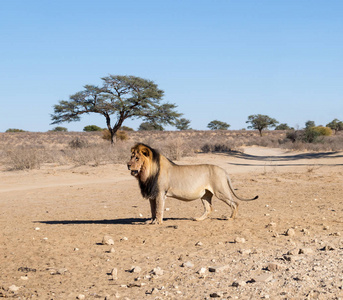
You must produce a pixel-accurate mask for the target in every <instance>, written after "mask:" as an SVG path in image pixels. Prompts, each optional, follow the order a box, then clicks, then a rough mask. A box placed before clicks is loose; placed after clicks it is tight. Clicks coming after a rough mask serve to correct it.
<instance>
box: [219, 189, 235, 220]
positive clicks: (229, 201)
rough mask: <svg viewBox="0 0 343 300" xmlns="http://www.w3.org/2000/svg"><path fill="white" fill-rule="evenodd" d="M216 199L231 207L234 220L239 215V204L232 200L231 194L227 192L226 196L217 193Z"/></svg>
mask: <svg viewBox="0 0 343 300" xmlns="http://www.w3.org/2000/svg"><path fill="white" fill-rule="evenodd" d="M215 195H216V197H217V198H218V199H219V200H222V201H223V202H225V203H226V204H227V205H228V206H230V207H231V210H232V213H231V217H230V218H231V219H234V218H235V217H236V215H237V211H238V203H237V202H235V201H234V200H233V199H232V196H231V194H230V192H227V193H225V194H223V193H215Z"/></svg>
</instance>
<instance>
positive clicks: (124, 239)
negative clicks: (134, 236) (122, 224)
mask: <svg viewBox="0 0 343 300" xmlns="http://www.w3.org/2000/svg"><path fill="white" fill-rule="evenodd" d="M128 240H129V239H128V238H127V237H126V236H124V237H123V238H122V239H120V241H128Z"/></svg>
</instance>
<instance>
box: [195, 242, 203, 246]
mask: <svg viewBox="0 0 343 300" xmlns="http://www.w3.org/2000/svg"><path fill="white" fill-rule="evenodd" d="M195 246H203V243H202V242H197V243H196V244H195Z"/></svg>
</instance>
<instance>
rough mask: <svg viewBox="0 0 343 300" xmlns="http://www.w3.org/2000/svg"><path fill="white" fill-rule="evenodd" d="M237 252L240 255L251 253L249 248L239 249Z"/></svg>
mask: <svg viewBox="0 0 343 300" xmlns="http://www.w3.org/2000/svg"><path fill="white" fill-rule="evenodd" d="M238 252H239V253H240V254H242V255H248V254H251V253H252V251H251V249H240V250H238Z"/></svg>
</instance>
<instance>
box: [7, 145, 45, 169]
mask: <svg viewBox="0 0 343 300" xmlns="http://www.w3.org/2000/svg"><path fill="white" fill-rule="evenodd" d="M7 157H8V165H9V167H10V169H11V170H32V169H39V168H40V166H41V162H42V161H41V159H40V156H39V152H38V151H37V150H36V149H31V148H24V147H19V148H16V149H13V150H11V151H8V152H7Z"/></svg>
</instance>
